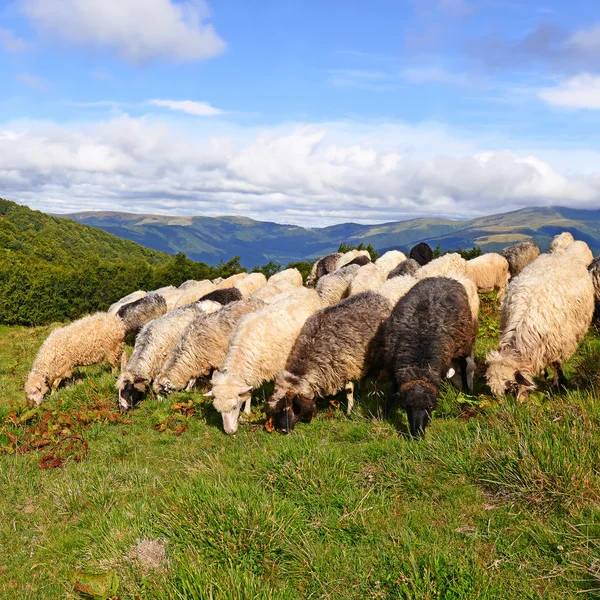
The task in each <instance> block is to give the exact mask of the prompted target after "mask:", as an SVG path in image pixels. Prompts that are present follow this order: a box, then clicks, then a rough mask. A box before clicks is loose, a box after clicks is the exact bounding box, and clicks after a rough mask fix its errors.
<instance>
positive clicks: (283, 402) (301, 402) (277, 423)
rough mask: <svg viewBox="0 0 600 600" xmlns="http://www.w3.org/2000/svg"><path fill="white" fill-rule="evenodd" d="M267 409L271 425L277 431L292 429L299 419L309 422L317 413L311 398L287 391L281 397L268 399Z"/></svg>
mask: <svg viewBox="0 0 600 600" xmlns="http://www.w3.org/2000/svg"><path fill="white" fill-rule="evenodd" d="M269 411H270V412H271V414H272V416H273V426H274V427H275V431H277V432H279V433H284V434H285V433H289V432H290V431H293V429H294V427H295V426H296V423H297V422H298V421H300V420H302V421H307V422H310V421H312V419H313V417H314V416H315V415H316V414H317V405H316V404H315V402H314V400H313V399H312V398H306V397H302V396H298V395H295V394H294V393H293V392H288V393H287V394H286V395H285V396H283V398H279V399H274V398H273V396H271V399H270V400H269Z"/></svg>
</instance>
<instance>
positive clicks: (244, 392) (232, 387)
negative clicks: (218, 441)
mask: <svg viewBox="0 0 600 600" xmlns="http://www.w3.org/2000/svg"><path fill="white" fill-rule="evenodd" d="M204 396H205V397H209V398H214V401H213V406H214V407H215V408H216V409H217V412H219V413H221V417H222V418H223V429H224V430H225V433H228V434H233V433H235V432H236V431H237V429H238V421H239V418H240V409H241V407H242V404H244V403H247V404H246V406H247V407H248V408H249V407H250V401H251V399H252V387H251V386H247V385H243V384H241V383H239V382H236V381H223V382H221V383H215V382H214V381H213V388H212V390H211V391H210V392H208V393H207V394H204ZM248 412H249V411H248Z"/></svg>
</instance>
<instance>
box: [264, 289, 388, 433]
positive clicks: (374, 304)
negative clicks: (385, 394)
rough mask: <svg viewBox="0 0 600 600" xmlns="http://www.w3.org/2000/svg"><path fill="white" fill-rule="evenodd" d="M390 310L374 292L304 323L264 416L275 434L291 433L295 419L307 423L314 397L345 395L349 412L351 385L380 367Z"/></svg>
mask: <svg viewBox="0 0 600 600" xmlns="http://www.w3.org/2000/svg"><path fill="white" fill-rule="evenodd" d="M391 311H392V304H391V303H390V302H389V301H388V300H387V299H385V298H384V297H383V296H380V295H379V294H377V293H375V292H363V293H362V294H358V295H356V296H352V297H351V298H346V299H345V300H342V301H341V302H338V303H337V304H336V305H334V306H329V307H326V308H323V309H321V310H319V311H317V312H316V313H315V314H313V315H312V316H311V317H309V318H308V320H307V321H306V323H304V326H303V327H302V331H301V332H300V335H299V336H298V339H297V340H296V343H295V344H294V347H293V349H292V351H291V353H290V355H289V357H288V359H287V363H286V366H285V369H284V370H282V371H280V372H279V373H278V375H277V378H276V380H275V388H274V390H273V394H272V395H271V398H270V399H269V412H270V414H271V415H272V416H273V423H274V425H275V429H276V430H277V431H279V432H281V433H288V432H289V431H291V430H292V429H293V428H294V426H295V424H296V422H297V421H298V420H299V419H304V420H308V421H310V420H311V419H312V417H313V416H314V415H315V413H316V410H317V407H316V404H315V400H314V398H315V396H319V397H322V398H324V397H327V396H333V395H335V394H336V393H337V392H339V391H340V390H342V389H343V390H345V391H346V397H347V399H348V409H347V413H348V414H350V412H351V411H352V407H353V406H354V395H353V391H354V384H353V382H352V380H353V379H362V378H364V377H366V376H367V374H368V373H369V371H370V370H372V369H373V368H376V367H377V366H378V365H379V359H380V358H381V354H382V352H381V346H382V341H383V338H382V335H381V331H382V324H383V323H385V321H386V320H387V318H388V317H389V316H390V313H391Z"/></svg>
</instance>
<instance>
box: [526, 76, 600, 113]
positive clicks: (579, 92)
mask: <svg viewBox="0 0 600 600" xmlns="http://www.w3.org/2000/svg"><path fill="white" fill-rule="evenodd" d="M538 95H539V97H540V98H541V99H542V100H544V101H545V102H548V103H549V104H552V105H554V106H564V107H567V108H589V109H600V76H596V75H590V74H589V73H582V74H581V75H576V76H575V77H571V78H570V79H566V80H565V81H562V82H561V83H560V84H559V85H558V86H556V87H552V88H544V89H542V90H540V91H539V93H538Z"/></svg>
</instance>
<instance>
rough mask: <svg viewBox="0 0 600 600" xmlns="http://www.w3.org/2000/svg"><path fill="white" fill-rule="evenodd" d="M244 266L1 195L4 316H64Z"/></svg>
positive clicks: (16, 319)
mask: <svg viewBox="0 0 600 600" xmlns="http://www.w3.org/2000/svg"><path fill="white" fill-rule="evenodd" d="M240 271H245V269H243V268H242V267H241V266H240V261H239V257H234V258H233V259H232V260H230V261H228V262H227V263H220V264H219V265H217V266H216V267H213V266H209V265H207V264H204V263H201V262H194V261H191V260H189V259H188V258H187V257H186V256H185V254H183V253H179V254H177V255H175V256H170V255H168V254H165V253H163V252H157V251H156V250H150V249H148V248H144V247H142V246H140V245H139V244H136V243H134V242H130V241H127V240H123V239H120V238H118V237H115V236H114V235H111V234H109V233H106V232H104V231H102V230H100V229H96V228H94V227H88V226H87V225H81V224H79V223H75V222H74V221H70V220H68V219H61V218H58V217H52V216H49V215H46V214H44V213H42V212H39V211H34V210H30V209H29V208H27V207H25V206H20V205H18V204H16V203H14V202H11V201H8V200H2V199H0V323H4V324H7V325H42V324H46V323H51V322H55V321H67V320H71V319H75V318H78V317H80V316H82V315H84V314H87V313H90V312H94V311H98V310H106V309H107V308H108V307H109V306H110V304H112V303H113V302H115V301H116V300H118V299H119V298H122V297H123V296H126V295H127V294H129V293H131V292H133V291H135V290H139V289H142V290H153V289H157V288H159V287H162V286H165V285H180V284H181V283H183V282H184V281H186V280H187V279H213V278H215V277H227V276H229V275H232V274H233V273H238V272H240Z"/></svg>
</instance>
